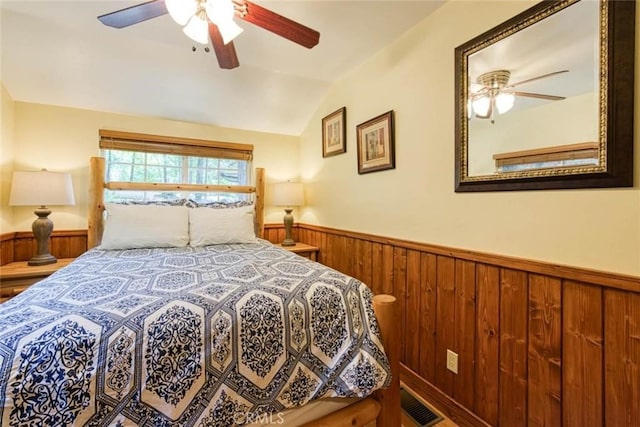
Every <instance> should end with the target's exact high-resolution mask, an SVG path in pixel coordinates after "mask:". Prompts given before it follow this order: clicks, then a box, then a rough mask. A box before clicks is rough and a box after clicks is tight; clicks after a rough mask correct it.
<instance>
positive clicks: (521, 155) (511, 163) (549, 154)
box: [493, 142, 599, 172]
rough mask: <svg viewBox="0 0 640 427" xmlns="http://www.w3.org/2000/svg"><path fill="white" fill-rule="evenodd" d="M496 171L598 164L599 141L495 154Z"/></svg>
mask: <svg viewBox="0 0 640 427" xmlns="http://www.w3.org/2000/svg"><path fill="white" fill-rule="evenodd" d="M493 159H494V161H495V163H496V172H515V171H526V170H533V169H546V168H561V167H572V166H597V165H598V164H599V163H598V162H599V160H598V143H597V142H583V143H578V144H569V145H558V146H555V147H545V148H537V149H533V150H524V151H513V152H510V153H500V154H494V155H493Z"/></svg>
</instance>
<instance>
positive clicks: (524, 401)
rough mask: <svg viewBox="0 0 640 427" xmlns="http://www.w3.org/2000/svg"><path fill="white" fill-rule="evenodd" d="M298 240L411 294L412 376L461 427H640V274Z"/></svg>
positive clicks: (333, 237) (423, 248)
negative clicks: (451, 363) (451, 358)
mask: <svg viewBox="0 0 640 427" xmlns="http://www.w3.org/2000/svg"><path fill="white" fill-rule="evenodd" d="M294 238H295V239H296V240H299V241H301V242H305V243H309V244H312V245H314V246H317V247H319V248H320V252H319V254H318V261H320V262H321V263H323V264H325V265H328V266H330V267H332V268H335V269H336V270H339V271H342V272H344V273H346V274H349V275H351V276H354V277H356V278H358V279H360V280H362V281H363V282H364V283H366V284H368V285H369V286H370V287H371V289H372V290H373V291H374V292H375V293H381V292H384V293H391V294H393V295H395V296H396V297H398V298H399V301H400V303H401V309H402V312H403V313H404V316H403V321H402V330H403V334H404V336H405V339H404V340H403V346H402V348H401V360H402V363H403V364H402V378H401V379H402V380H403V381H404V382H405V383H406V384H407V385H408V386H409V387H411V388H412V389H414V390H416V391H418V392H420V393H421V394H422V395H423V396H425V397H426V398H427V399H428V400H429V401H431V402H432V403H433V404H435V405H436V406H437V407H438V408H439V409H441V410H442V411H443V412H444V413H445V414H446V415H447V416H449V417H450V418H451V419H452V420H453V421H455V422H456V423H458V424H459V425H463V426H464V425H476V426H477V425H494V426H498V425H499V426H504V427H518V426H543V425H544V426H579V427H583V426H606V427H610V426H611V427H630V426H640V404H638V402H640V278H638V277H630V276H624V275H619V274H614V273H607V272H599V271H592V270H587V269H580V268H573V267H566V266H559V265H554V264H550V263H543V262H536V261H528V260H522V259H517V258H511V257H505V256H499V255H490V254H484V253H479V252H473V251H467V250H461V249H452V248H445V247H441V246H435V245H428V244H422V243H416V242H410V241H404V240H398V239H390V238H384V237H380V236H374V235H367V234H363V233H354V232H349V231H344V230H337V229H331V228H326V227H319V226H313V225H305V224H297V225H296V227H295V228H294ZM86 239H87V231H86V230H71V231H64V230H61V231H54V232H53V235H52V237H51V252H52V254H53V255H54V256H56V257H58V258H73V257H76V256H78V255H80V254H81V253H83V252H84V251H86V244H87V242H86ZM265 239H267V240H269V241H271V242H273V243H280V242H281V241H282V240H283V239H284V228H283V226H282V224H267V225H265ZM34 251H35V240H34V239H33V235H32V233H31V232H16V233H6V234H3V235H0V263H1V264H7V263H10V262H13V261H26V260H28V259H29V258H31V256H32V255H33V253H34ZM447 349H450V350H452V351H454V352H456V353H457V354H458V374H457V375H456V374H454V373H452V372H450V371H448V370H447V369H446V351H447Z"/></svg>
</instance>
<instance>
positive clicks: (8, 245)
mask: <svg viewBox="0 0 640 427" xmlns="http://www.w3.org/2000/svg"><path fill="white" fill-rule="evenodd" d="M49 250H50V252H51V255H53V256H54V257H56V258H75V257H77V256H79V255H81V254H82V253H84V252H86V250H87V230H54V231H53V233H52V234H51V240H50V241H49ZM35 254H36V239H35V238H34V237H33V233H32V232H31V231H16V232H12V233H4V234H0V265H5V264H9V263H12V262H14V261H28V260H30V259H31V257H33V256H34V255H35Z"/></svg>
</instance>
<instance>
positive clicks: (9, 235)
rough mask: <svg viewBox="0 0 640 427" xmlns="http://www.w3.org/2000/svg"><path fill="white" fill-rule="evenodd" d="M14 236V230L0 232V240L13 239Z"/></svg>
mask: <svg viewBox="0 0 640 427" xmlns="http://www.w3.org/2000/svg"><path fill="white" fill-rule="evenodd" d="M15 238H16V232H15V231H11V232H9V233H2V234H0V242H6V241H8V240H13V239H15Z"/></svg>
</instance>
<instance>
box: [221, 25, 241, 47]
mask: <svg viewBox="0 0 640 427" xmlns="http://www.w3.org/2000/svg"><path fill="white" fill-rule="evenodd" d="M218 29H219V30H220V35H222V42H223V43H224V44H227V43H229V42H230V41H231V40H233V39H235V38H236V37H238V36H239V35H240V34H241V33H242V32H243V31H244V30H243V29H242V28H241V27H240V26H239V25H238V24H236V22H235V21H233V20H231V21H228V22H223V23H221V24H219V25H218Z"/></svg>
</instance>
